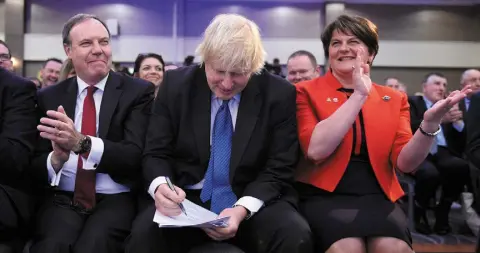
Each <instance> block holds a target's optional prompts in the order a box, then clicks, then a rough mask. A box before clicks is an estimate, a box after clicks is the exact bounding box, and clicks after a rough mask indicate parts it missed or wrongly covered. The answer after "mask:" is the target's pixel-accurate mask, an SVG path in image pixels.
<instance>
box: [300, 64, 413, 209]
mask: <svg viewBox="0 0 480 253" xmlns="http://www.w3.org/2000/svg"><path fill="white" fill-rule="evenodd" d="M341 87H342V85H341V84H340V83H339V82H338V80H337V79H336V78H335V77H334V76H333V75H332V74H331V73H330V71H329V72H328V73H327V74H326V75H325V76H322V77H319V78H316V79H314V80H310V81H306V82H301V83H299V84H297V85H296V88H297V121H298V133H299V140H300V145H301V148H302V150H303V152H304V154H306V153H307V150H308V146H309V144H310V138H311V137H312V132H313V129H314V128H315V126H316V124H317V123H318V122H319V121H321V120H323V119H326V118H328V117H329V116H330V115H332V114H333V113H334V112H335V111H336V110H337V109H338V108H339V107H340V106H341V105H342V104H343V103H344V102H345V101H346V100H347V96H346V94H345V93H343V92H341V91H338V89H339V88H341ZM362 114H363V122H364V128H365V136H366V137H365V138H366V142H367V147H368V156H369V158H370V163H371V165H372V167H373V171H374V173H375V176H376V178H377V180H378V182H379V183H380V186H381V187H382V189H383V191H384V192H385V194H386V195H387V197H388V198H389V199H390V200H391V201H392V202H395V201H396V200H397V199H399V198H400V197H401V196H403V194H404V192H403V190H402V188H401V186H400V184H399V182H398V179H397V176H396V174H395V166H396V164H397V158H398V155H399V153H400V151H401V150H402V148H403V147H404V146H405V144H407V142H408V141H409V140H410V138H411V137H412V130H411V128H410V112H409V104H408V99H407V95H406V94H404V93H401V92H398V91H395V90H393V89H391V88H388V87H385V86H380V85H377V84H373V85H372V90H371V92H370V95H369V96H368V99H367V101H366V102H365V104H364V105H363V108H362ZM352 146H353V128H350V130H349V131H348V132H347V134H346V135H345V137H344V138H343V141H342V142H341V143H340V144H339V145H338V147H337V149H336V150H335V151H334V152H333V153H332V154H331V155H330V156H329V157H328V158H326V159H324V160H323V161H320V162H319V163H316V164H313V163H312V162H311V161H308V160H307V158H305V159H303V160H302V161H301V162H300V164H299V168H298V170H297V180H298V181H300V182H304V183H308V184H311V185H314V186H316V187H318V188H321V189H324V190H326V191H329V192H333V191H334V190H335V187H337V184H338V182H339V181H340V179H341V178H342V176H343V173H345V169H346V167H347V165H348V162H349V160H350V156H351V153H352Z"/></svg>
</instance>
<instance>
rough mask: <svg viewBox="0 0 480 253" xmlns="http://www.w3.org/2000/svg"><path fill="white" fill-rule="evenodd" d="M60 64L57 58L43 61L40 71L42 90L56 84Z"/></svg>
mask: <svg viewBox="0 0 480 253" xmlns="http://www.w3.org/2000/svg"><path fill="white" fill-rule="evenodd" d="M62 64H63V62H62V61H61V60H60V59H57V58H49V59H47V60H46V61H45V63H44V64H43V67H42V69H41V70H40V79H41V82H42V88H45V87H48V86H52V85H55V84H57V82H58V77H59V76H60V69H61V68H62Z"/></svg>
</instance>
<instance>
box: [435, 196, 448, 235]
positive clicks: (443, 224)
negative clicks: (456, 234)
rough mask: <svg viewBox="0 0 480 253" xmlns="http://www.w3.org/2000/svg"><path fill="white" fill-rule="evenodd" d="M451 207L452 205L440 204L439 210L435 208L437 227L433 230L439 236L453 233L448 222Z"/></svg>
mask: <svg viewBox="0 0 480 253" xmlns="http://www.w3.org/2000/svg"><path fill="white" fill-rule="evenodd" d="M451 206H452V203H449V202H440V203H439V204H438V206H437V208H435V226H433V230H434V231H435V233H436V234H438V235H446V234H449V233H450V232H452V228H451V227H450V225H449V220H448V214H449V213H450V208H451Z"/></svg>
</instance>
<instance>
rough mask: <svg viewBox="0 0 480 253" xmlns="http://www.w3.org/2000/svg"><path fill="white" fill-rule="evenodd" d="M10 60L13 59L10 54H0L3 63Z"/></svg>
mask: <svg viewBox="0 0 480 253" xmlns="http://www.w3.org/2000/svg"><path fill="white" fill-rule="evenodd" d="M10 58H11V56H10V54H0V61H1V62H4V61H9V60H10Z"/></svg>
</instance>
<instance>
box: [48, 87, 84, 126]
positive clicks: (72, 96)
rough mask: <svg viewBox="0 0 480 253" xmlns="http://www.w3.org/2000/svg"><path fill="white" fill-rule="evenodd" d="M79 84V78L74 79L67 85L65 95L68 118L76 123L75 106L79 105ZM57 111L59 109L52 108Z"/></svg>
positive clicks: (64, 101) (64, 102)
mask: <svg viewBox="0 0 480 253" xmlns="http://www.w3.org/2000/svg"><path fill="white" fill-rule="evenodd" d="M77 94H78V83H77V78H72V79H71V81H70V83H68V84H67V86H66V90H65V95H64V96H63V101H62V102H63V103H62V106H63V109H65V112H66V113H67V116H68V117H69V118H70V119H71V120H72V121H75V105H76V104H77ZM51 109H52V110H57V108H51Z"/></svg>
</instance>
